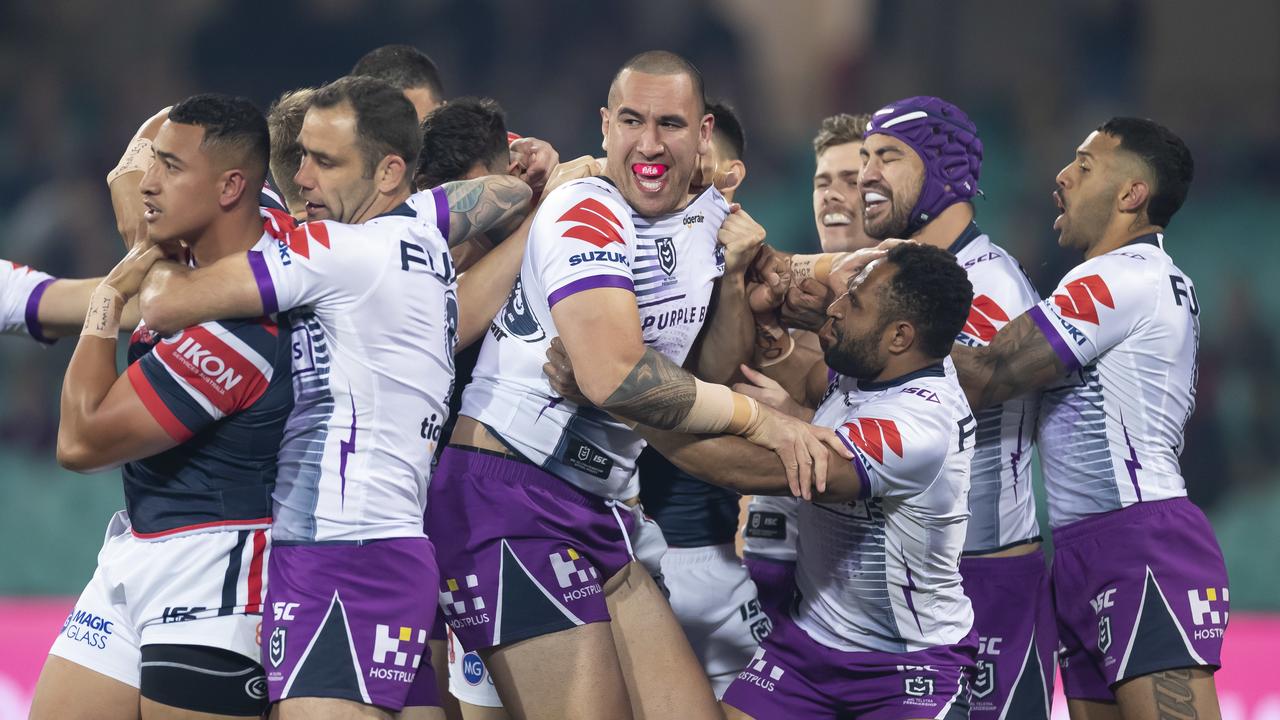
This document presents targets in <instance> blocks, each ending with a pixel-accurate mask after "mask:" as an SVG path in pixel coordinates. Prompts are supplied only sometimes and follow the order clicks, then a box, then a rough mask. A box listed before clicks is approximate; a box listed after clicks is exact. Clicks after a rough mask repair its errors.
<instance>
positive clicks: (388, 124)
mask: <svg viewBox="0 0 1280 720" xmlns="http://www.w3.org/2000/svg"><path fill="white" fill-rule="evenodd" d="M343 103H347V104H349V105H350V106H351V108H352V110H353V111H354V112H355V116H356V142H357V143H358V144H359V146H360V151H361V153H362V154H363V155H364V159H365V172H366V173H370V174H371V173H373V169H374V168H375V167H377V165H378V163H379V162H381V161H382V158H384V157H386V156H387V155H398V156H400V158H401V159H403V160H404V164H405V170H406V172H405V182H406V183H411V182H412V180H413V177H412V167H413V165H412V164H411V163H414V162H416V161H417V159H418V153H420V152H421V151H422V133H421V132H420V131H419V129H418V113H417V111H416V110H414V109H413V103H410V102H409V100H408V99H406V98H405V96H404V93H402V92H400V91H399V90H397V89H395V88H394V87H392V86H391V85H389V84H388V83H385V82H383V81H382V80H376V79H374V78H371V77H359V76H350V75H349V76H347V77H344V78H338V79H337V80H334V81H333V82H331V83H329V84H328V85H325V86H324V87H322V88H320V89H319V90H316V91H315V94H313V95H312V96H311V107H313V108H319V109H322V110H326V109H329V108H332V107H337V106H338V105H341V104H343Z"/></svg>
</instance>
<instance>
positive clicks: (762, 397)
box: [733, 365, 813, 422]
mask: <svg viewBox="0 0 1280 720" xmlns="http://www.w3.org/2000/svg"><path fill="white" fill-rule="evenodd" d="M738 369H740V370H741V371H742V374H743V375H744V376H746V378H747V382H744V383H734V384H733V391H734V392H736V393H742V394H743V395H746V396H747V397H752V398H755V399H756V401H757V402H759V403H761V404H763V405H768V406H769V407H771V408H773V409H775V410H778V411H779V412H783V413H786V414H787V415H790V416H791V417H793V418H796V419H798V420H804V421H805V422H808V421H809V420H810V419H812V418H813V412H812V411H811V410H808V409H806V408H805V407H804V406H802V405H801V404H800V403H798V402H796V401H795V400H793V399H792V398H791V393H789V392H787V390H786V388H784V387H782V386H781V385H779V384H778V382H777V381H776V380H774V379H773V378H771V377H769V376H768V375H765V374H763V373H760V372H757V371H755V370H752V369H751V368H750V367H748V366H746V365H739V366H738Z"/></svg>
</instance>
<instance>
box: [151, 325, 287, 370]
mask: <svg viewBox="0 0 1280 720" xmlns="http://www.w3.org/2000/svg"><path fill="white" fill-rule="evenodd" d="M279 342H280V328H279V326H278V325H277V324H276V320H275V319H273V318H270V317H257V318H235V319H228V320H210V321H208V322H203V323H200V324H198V325H192V326H190V327H187V328H183V329H182V330H181V331H179V332H177V333H174V334H173V335H170V336H168V337H166V338H164V339H163V340H161V341H160V343H158V345H157V347H158V348H159V347H165V348H168V349H169V351H170V353H161V354H162V355H164V354H171V353H177V354H180V355H183V356H185V357H187V358H189V359H190V358H195V359H197V360H199V359H201V358H203V357H204V356H205V355H206V354H207V355H209V356H213V357H220V358H225V359H227V360H230V359H232V358H242V359H245V360H249V361H251V362H254V363H255V364H257V362H258V361H265V362H266V363H267V364H270V361H271V359H272V358H273V357H275V355H276V354H277V345H278V343H279Z"/></svg>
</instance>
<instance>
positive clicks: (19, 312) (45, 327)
mask: <svg viewBox="0 0 1280 720" xmlns="http://www.w3.org/2000/svg"><path fill="white" fill-rule="evenodd" d="M101 282H102V278H87V279H83V280H79V279H70V278H56V277H54V276H52V275H49V274H48V273H43V272H40V271H39V270H36V269H35V268H32V267H28V266H26V265H20V264H18V263H16V262H13V261H11V260H5V259H3V258H0V334H4V335H13V334H19V333H25V334H27V335H29V336H30V337H31V338H32V339H33V340H35V341H36V342H40V343H44V344H46V345H47V344H50V343H52V342H54V341H55V340H57V339H58V338H60V337H66V336H67V335H70V334H72V333H74V332H75V331H76V330H77V329H78V328H80V327H82V326H83V325H84V312H85V310H86V309H87V308H88V307H89V298H90V297H91V296H92V295H93V291H94V290H96V289H97V287H98V285H99V284H101ZM130 322H132V323H133V324H134V325H137V324H138V303H137V302H136V301H134V302H131V303H129V304H128V305H126V307H125V310H124V315H123V319H122V320H121V327H126V328H127V327H129V323H130Z"/></svg>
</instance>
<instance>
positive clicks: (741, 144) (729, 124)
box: [707, 100, 747, 160]
mask: <svg viewBox="0 0 1280 720" xmlns="http://www.w3.org/2000/svg"><path fill="white" fill-rule="evenodd" d="M707 112H709V113H711V116H712V117H714V118H715V119H716V125H715V130H714V131H713V132H712V137H713V138H714V137H716V136H719V137H723V138H724V141H725V142H726V143H727V144H728V146H729V149H730V150H731V151H733V159H734V160H743V159H745V157H746V152H747V136H746V134H744V133H743V132H742V123H741V122H739V121H738V113H736V112H734V110H733V106H732V105H730V104H729V103H727V102H725V101H723V100H712V101H711V102H709V103H707Z"/></svg>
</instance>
